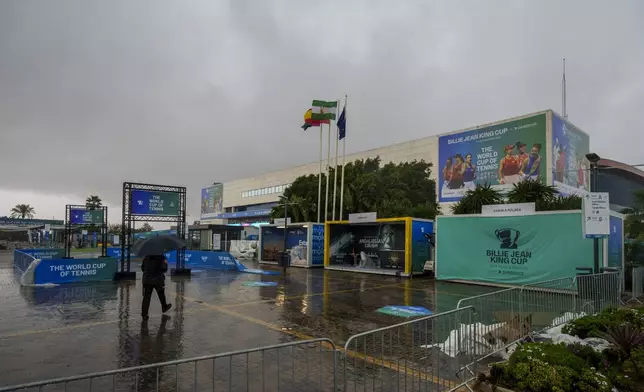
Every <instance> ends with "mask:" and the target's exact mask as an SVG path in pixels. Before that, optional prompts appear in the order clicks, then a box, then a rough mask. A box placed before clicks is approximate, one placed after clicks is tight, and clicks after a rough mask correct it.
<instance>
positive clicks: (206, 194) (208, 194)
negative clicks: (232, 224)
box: [201, 184, 224, 219]
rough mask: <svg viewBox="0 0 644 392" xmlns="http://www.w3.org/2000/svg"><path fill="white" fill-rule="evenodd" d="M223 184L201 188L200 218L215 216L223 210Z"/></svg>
mask: <svg viewBox="0 0 644 392" xmlns="http://www.w3.org/2000/svg"><path fill="white" fill-rule="evenodd" d="M223 206H224V185H223V184H216V185H213V186H211V187H208V188H203V189H202V190H201V219H212V218H217V217H218V215H220V214H222V213H223V212H224V207H223Z"/></svg>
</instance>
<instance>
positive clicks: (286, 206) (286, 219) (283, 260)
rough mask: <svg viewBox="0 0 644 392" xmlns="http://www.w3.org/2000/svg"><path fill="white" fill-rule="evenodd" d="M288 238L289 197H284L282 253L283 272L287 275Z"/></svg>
mask: <svg viewBox="0 0 644 392" xmlns="http://www.w3.org/2000/svg"><path fill="white" fill-rule="evenodd" d="M287 240H288V199H287V198H286V197H285V198H284V252H283V253H282V263H281V264H282V274H284V275H286V262H287V260H288V254H287V253H286V252H287V246H286V243H287Z"/></svg>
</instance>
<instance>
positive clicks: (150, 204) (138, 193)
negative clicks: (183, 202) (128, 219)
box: [130, 189, 179, 216]
mask: <svg viewBox="0 0 644 392" xmlns="http://www.w3.org/2000/svg"><path fill="white" fill-rule="evenodd" d="M130 198H131V203H132V214H133V215H159V216H178V215H179V194H178V193H171V192H157V191H145V190H140V189H135V190H133V191H132V194H131V197H130Z"/></svg>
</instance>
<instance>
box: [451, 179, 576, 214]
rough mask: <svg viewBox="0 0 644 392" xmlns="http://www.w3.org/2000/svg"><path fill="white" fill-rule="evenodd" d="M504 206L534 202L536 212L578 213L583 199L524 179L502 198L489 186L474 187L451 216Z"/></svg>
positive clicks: (457, 204) (537, 181)
mask: <svg viewBox="0 0 644 392" xmlns="http://www.w3.org/2000/svg"><path fill="white" fill-rule="evenodd" d="M504 203H535V208H536V210H537V211H567V210H580V209H581V206H582V199H581V197H579V196H577V195H570V196H559V195H558V194H557V190H556V188H555V187H554V186H552V185H545V184H544V183H542V182H541V180H538V179H537V180H533V179H530V178H527V179H525V180H523V181H520V182H519V183H516V184H514V185H513V186H512V189H511V190H510V191H508V193H507V195H506V196H505V197H503V195H502V193H501V192H500V191H498V190H496V189H493V188H492V187H491V185H490V184H484V185H477V186H476V188H475V189H470V190H468V191H467V192H466V193H465V195H464V196H463V197H462V198H461V199H460V200H459V201H458V202H457V203H456V204H454V205H453V206H452V213H453V214H455V215H463V214H480V213H481V208H482V207H483V205H495V204H504Z"/></svg>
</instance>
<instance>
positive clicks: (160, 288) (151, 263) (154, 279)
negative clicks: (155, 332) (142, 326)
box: [141, 255, 172, 320]
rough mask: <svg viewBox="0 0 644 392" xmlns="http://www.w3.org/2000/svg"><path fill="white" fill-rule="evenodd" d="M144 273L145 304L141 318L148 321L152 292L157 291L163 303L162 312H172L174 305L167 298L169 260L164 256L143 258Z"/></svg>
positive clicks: (142, 269) (142, 306) (142, 267)
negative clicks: (166, 274)
mask: <svg viewBox="0 0 644 392" xmlns="http://www.w3.org/2000/svg"><path fill="white" fill-rule="evenodd" d="M141 271H143V304H142V305H141V317H143V320H147V319H148V318H149V316H148V310H149V309H150V299H151V298H152V292H153V291H156V292H157V296H159V302H161V311H162V312H163V313H165V312H167V311H168V310H170V308H171V307H172V304H169V303H168V302H167V301H166V298H165V273H166V272H167V271H168V260H166V258H165V256H164V255H148V256H145V257H144V258H143V263H141Z"/></svg>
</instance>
